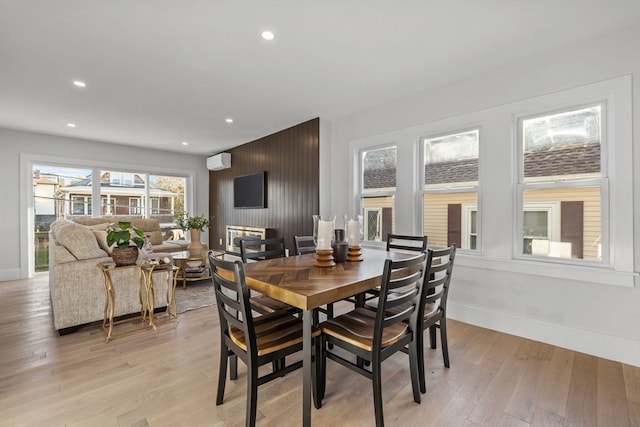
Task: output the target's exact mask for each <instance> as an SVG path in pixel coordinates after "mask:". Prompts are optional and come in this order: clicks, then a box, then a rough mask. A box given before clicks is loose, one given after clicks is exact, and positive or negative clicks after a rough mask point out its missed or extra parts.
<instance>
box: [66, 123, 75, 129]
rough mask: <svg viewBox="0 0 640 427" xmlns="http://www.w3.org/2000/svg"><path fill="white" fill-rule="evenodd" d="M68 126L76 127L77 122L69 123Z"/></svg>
mask: <svg viewBox="0 0 640 427" xmlns="http://www.w3.org/2000/svg"><path fill="white" fill-rule="evenodd" d="M67 126H68V127H70V128H74V127H76V124H75V123H67Z"/></svg>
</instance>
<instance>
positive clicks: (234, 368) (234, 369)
mask: <svg viewBox="0 0 640 427" xmlns="http://www.w3.org/2000/svg"><path fill="white" fill-rule="evenodd" d="M230 359H231V363H230V366H229V371H230V372H229V379H231V380H237V379H238V356H237V355H236V354H233V353H232V354H231V356H230Z"/></svg>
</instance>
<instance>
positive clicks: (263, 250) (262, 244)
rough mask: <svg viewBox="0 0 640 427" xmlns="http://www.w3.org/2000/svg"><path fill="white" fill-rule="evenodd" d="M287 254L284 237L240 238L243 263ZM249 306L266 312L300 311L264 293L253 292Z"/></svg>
mask: <svg viewBox="0 0 640 427" xmlns="http://www.w3.org/2000/svg"><path fill="white" fill-rule="evenodd" d="M286 254H287V252H286V246H285V243H284V237H278V238H270V239H255V238H242V239H240V257H241V258H242V262H243V263H245V264H246V263H247V262H249V260H253V261H258V260H265V259H273V258H282V257H285V256H286ZM253 294H254V295H253V296H252V297H251V306H252V307H253V309H254V310H256V311H257V312H258V313H262V314H268V313H273V312H275V311H279V310H286V311H289V312H292V313H295V312H300V310H299V309H297V308H295V307H293V306H290V305H289V304H286V303H284V302H282V301H278V300H275V299H273V298H271V297H268V296H266V295H264V294H257V293H255V292H254V293H253Z"/></svg>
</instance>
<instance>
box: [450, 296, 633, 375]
mask: <svg viewBox="0 0 640 427" xmlns="http://www.w3.org/2000/svg"><path fill="white" fill-rule="evenodd" d="M447 311H448V317H449V318H451V319H454V320H459V321H461V322H465V323H470V324H472V325H477V326H481V327H483V328H487V329H492V330H495V331H499V332H504V333H507V334H511V335H517V336H519V337H523V338H528V339H532V340H535V341H540V342H544V343H547V344H552V345H555V346H558V347H562V348H567V349H570V350H574V351H578V352H581V353H586V354H590V355H592V356H597V357H601V358H604V359H610V360H615V361H617V362H621V363H626V364H629V365H633V366H639V367H640V341H635V340H632V339H628V338H624V337H617V336H613V335H608V334H602V333H599V332H595V331H589V330H585V329H579V328H574V327H570V326H566V325H558V324H555V323H549V322H543V321H540V320H536V319H532V318H524V317H519V316H513V315H510V314H505V313H499V312H495V311H486V310H480V309H478V308H475V307H469V306H464V305H459V304H455V303H452V302H451V301H449V304H448V305H447Z"/></svg>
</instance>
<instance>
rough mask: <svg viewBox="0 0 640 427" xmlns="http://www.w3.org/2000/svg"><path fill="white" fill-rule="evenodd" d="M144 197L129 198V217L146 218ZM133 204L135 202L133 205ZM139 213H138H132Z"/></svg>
mask: <svg viewBox="0 0 640 427" xmlns="http://www.w3.org/2000/svg"><path fill="white" fill-rule="evenodd" d="M143 200H144V197H129V215H140V216H144V215H143V214H144V203H143ZM131 202H135V203H134V204H132V203H131ZM132 210H133V211H137V212H132Z"/></svg>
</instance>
